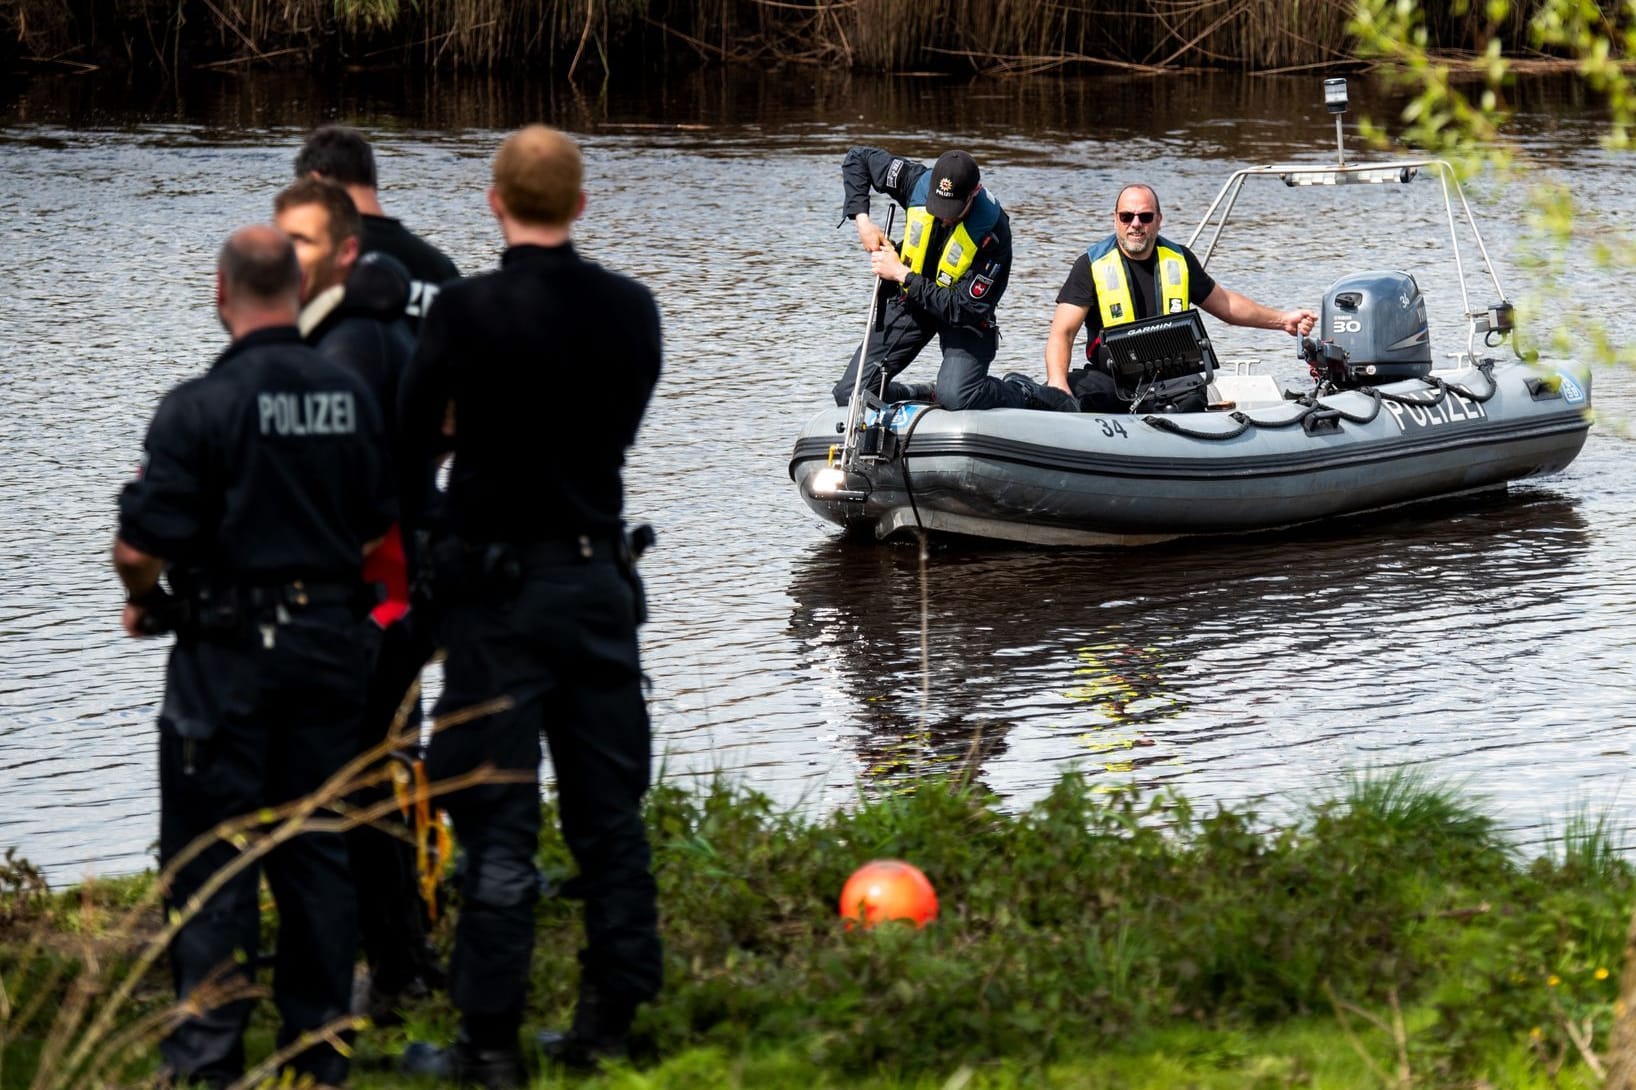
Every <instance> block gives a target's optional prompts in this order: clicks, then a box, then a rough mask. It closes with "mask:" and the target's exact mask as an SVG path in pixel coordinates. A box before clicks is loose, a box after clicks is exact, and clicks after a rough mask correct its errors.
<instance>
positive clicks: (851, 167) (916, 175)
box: [841, 146, 1012, 329]
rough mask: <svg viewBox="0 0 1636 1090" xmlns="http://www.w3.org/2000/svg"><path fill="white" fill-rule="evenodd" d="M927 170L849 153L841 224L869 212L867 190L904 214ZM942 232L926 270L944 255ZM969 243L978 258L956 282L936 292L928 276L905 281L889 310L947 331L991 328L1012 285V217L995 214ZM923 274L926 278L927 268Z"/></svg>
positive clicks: (870, 152) (876, 154)
mask: <svg viewBox="0 0 1636 1090" xmlns="http://www.w3.org/2000/svg"><path fill="white" fill-rule="evenodd" d="M930 171H931V168H930V167H927V166H925V165H924V164H922V163H917V162H915V161H914V160H912V159H904V158H902V157H901V156H897V155H893V154H892V153H891V152H889V151H884V150H882V149H881V148H871V147H862V146H860V147H855V148H852V149H851V150H849V151H848V152H847V153H846V158H845V159H843V160H842V161H841V185H842V187H843V198H842V203H841V216H842V222H843V223H844V222H846V221H847V220H850V219H852V218H853V217H854V216H856V215H857V214H858V213H859V212H868V211H869V192H870V190H875V191H876V192H879V193H884V194H886V195H887V196H889V197H891V198H892V199H893V200H894V201H896V202H897V203H898V205H899V206H901V207H902V208H904V209H908V208H910V207H911V206H912V204H913V194H914V191H915V184H916V183H917V182H919V181H920V179H921V178H922V177H923V176H924V175H926V174H928V173H930ZM990 195H991V196H992V193H991V194H990ZM998 203H999V202H998V201H996V202H995V204H996V205H997V204H998ZM968 220H969V217H968ZM947 230H948V229H947V228H943V227H941V226H939V227H937V228H934V231H933V235H932V241H931V243H930V244H929V246H928V247H927V249H928V251H929V256H928V257H927V259H926V260H927V264H928V265H934V264H935V263H936V261H937V256H938V255H939V254H941V253H942V252H943V245H944V242H945V241H946V240H947V234H946V231H947ZM974 241H976V243H977V245H978V247H979V250H978V254H977V258H976V260H974V261H973V262H972V266H971V269H970V271H969V272H967V273H966V275H965V276H964V277H962V278H961V279H960V282H959V283H957V284H954V285H952V286H950V287H941V286H939V285H938V283H937V280H936V278H935V277H934V276H931V275H926V276H914V277H910V278H909V283H908V286H907V288H906V289H905V290H904V291H902V292H897V291H894V292H893V293H892V295H891V296H890V297H889V298H890V300H891V302H892V303H893V305H898V306H903V307H905V308H906V309H908V310H911V311H913V312H915V313H918V314H922V315H925V316H927V317H929V318H931V319H933V320H934V321H936V322H938V323H939V324H941V325H944V326H948V327H959V328H966V329H991V328H993V326H994V324H995V318H994V311H995V308H996V307H998V306H999V304H1000V297H1001V296H1003V295H1004V294H1005V289H1006V285H1008V284H1009V283H1010V282H1011V256H1012V255H1011V218H1010V216H1008V215H1007V214H1006V212H1005V211H1004V209H1000V210H999V215H998V217H997V218H996V219H995V220H994V222H993V224H992V225H991V226H990V227H989V228H988V229H987V230H986V231H982V232H980V237H978V238H976V239H975V240H974ZM926 271H927V273H928V274H929V273H930V272H931V269H929V268H928V269H927V270H926Z"/></svg>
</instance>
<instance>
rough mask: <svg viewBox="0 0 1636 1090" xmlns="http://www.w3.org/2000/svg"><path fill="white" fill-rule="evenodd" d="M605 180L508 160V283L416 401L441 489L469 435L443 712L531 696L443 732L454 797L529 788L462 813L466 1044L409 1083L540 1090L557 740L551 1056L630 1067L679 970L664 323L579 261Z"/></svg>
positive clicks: (453, 331)
mask: <svg viewBox="0 0 1636 1090" xmlns="http://www.w3.org/2000/svg"><path fill="white" fill-rule="evenodd" d="M582 173H583V171H582V165H581V160H580V154H579V149H578V148H577V147H576V146H575V144H574V142H573V141H572V140H571V139H569V138H568V137H567V136H566V135H564V134H563V133H561V132H558V131H556V130H554V129H549V128H546V127H544V126H540V125H535V126H530V127H528V128H525V129H523V130H521V131H519V132H517V133H514V134H512V135H511V136H510V137H509V138H507V140H506V141H505V142H504V143H503V144H502V145H501V147H500V151H499V153H498V154H497V155H496V156H495V160H494V184H493V186H492V187H491V188H490V190H489V207H490V209H491V210H492V211H493V212H494V214H495V216H496V217H497V218H498V220H499V222H500V227H501V231H502V233H503V234H504V236H505V239H506V242H507V243H508V247H507V249H506V251H505V253H504V255H503V256H502V258H501V263H500V268H499V269H498V270H497V271H495V272H492V273H488V274H485V275H482V276H477V277H472V278H468V279H464V280H459V281H456V282H454V283H452V284H449V285H448V286H446V287H445V288H444V289H443V291H442V292H441V293H440V294H439V296H438V299H437V303H436V305H435V306H434V307H433V308H432V310H431V313H430V314H429V315H428V316H427V320H426V322H425V324H424V326H423V327H422V330H421V335H420V341H419V343H418V345H417V346H416V350H415V356H414V359H413V360H412V361H411V362H410V366H409V373H408V374H407V375H406V376H405V378H404V384H403V390H402V398H401V401H400V421H399V422H400V428H401V431H402V435H403V443H404V447H405V450H406V454H407V456H408V457H410V458H414V459H417V464H419V465H421V466H423V467H425V470H426V471H427V472H430V470H431V467H432V465H433V464H434V463H435V460H436V458H437V457H438V456H439V455H440V454H441V453H442V452H443V451H444V450H445V449H446V448H447V446H448V438H447V436H448V434H449V432H451V431H452V433H453V443H454V463H453V468H452V470H451V472H450V477H449V486H448V492H447V496H446V497H445V506H446V509H447V510H446V512H445V513H446V516H447V519H448V526H447V530H448V533H447V535H446V536H445V537H443V538H442V539H441V540H440V541H439V542H438V543H437V544H436V546H435V547H434V548H433V549H432V556H433V559H434V565H435V569H436V579H435V585H434V590H433V595H434V601H435V604H436V606H437V613H438V616H439V621H440V634H441V637H442V639H441V643H442V645H443V647H444V649H445V651H446V654H447V657H446V659H445V663H444V689H443V694H442V696H441V698H440V699H439V701H438V708H437V710H438V713H439V715H440V716H441V715H443V714H446V713H451V712H454V711H456V710H459V709H464V708H471V707H474V706H477V705H479V704H482V703H484V702H486V701H490V700H494V699H496V698H501V697H504V698H509V700H510V701H511V707H510V708H509V710H506V711H503V712H500V713H497V714H492V715H487V716H484V717H482V718H477V719H473V720H470V721H467V722H463V723H460V724H459V725H457V726H452V727H450V728H448V729H447V730H444V731H442V732H441V733H439V734H437V735H435V736H434V737H433V739H432V743H431V750H430V753H429V754H428V758H427V761H428V771H429V773H430V774H431V775H432V776H433V778H434V780H443V779H446V778H448V777H450V776H454V775H458V774H460V773H463V772H467V771H469V770H472V769H474V768H476V767H478V766H479V765H481V764H483V763H485V762H488V763H492V764H493V766H494V767H495V768H496V769H497V770H499V771H501V772H508V771H509V772H512V773H514V774H515V776H516V778H518V779H520V780H521V782H510V783H487V784H482V785H479V786H476V787H473V788H470V789H468V790H465V791H461V792H459V793H456V794H453V795H450V796H448V798H447V807H448V810H449V813H450V815H451V816H452V818H453V819H454V824H455V834H456V837H457V838H458V840H459V841H460V845H461V848H462V849H463V851H464V853H465V860H466V869H465V875H464V878H463V881H462V885H461V890H460V892H461V907H460V919H459V924H458V928H457V931H456V935H455V949H454V955H453V958H452V960H451V962H450V970H449V992H450V996H451V997H452V998H453V1000H454V1003H455V1006H456V1007H457V1008H459V1010H460V1013H461V1029H460V1036H459V1037H458V1039H457V1040H456V1041H455V1043H454V1045H453V1046H452V1047H451V1048H448V1049H442V1050H438V1049H431V1048H428V1047H426V1046H412V1047H411V1049H410V1050H408V1051H406V1052H405V1054H404V1057H403V1067H404V1069H405V1070H407V1071H414V1072H430V1073H437V1074H441V1075H443V1076H445V1077H448V1078H452V1079H455V1080H457V1081H466V1082H477V1083H480V1084H482V1085H483V1086H486V1087H491V1088H492V1087H510V1086H517V1085H520V1084H521V1082H522V1079H523V1073H522V1070H521V1055H520V1049H519V1048H518V1044H517V1034H518V1030H519V1026H520V1023H521V1019H522V1015H523V1003H524V998H525V996H526V993H527V987H528V971H529V954H530V951H531V950H532V947H533V942H534V902H535V899H536V897H537V896H538V892H539V882H538V876H537V874H536V871H535V867H534V856H535V852H536V850H537V848H538V836H539V823H540V795H539V785H538V783H537V782H536V773H537V770H538V768H539V763H540V757H541V751H540V735H541V732H542V731H543V732H544V734H545V739H546V742H547V744H548V745H549V748H550V754H551V764H552V768H553V770H554V772H555V777H556V789H557V799H558V806H559V812H560V816H561V821H562V831H563V836H564V839H565V840H566V841H567V844H568V847H569V849H570V851H571V852H572V853H573V856H574V859H575V861H576V863H577V864H578V867H579V873H578V875H577V876H576V877H575V878H574V879H573V880H572V884H573V887H574V889H575V890H576V892H577V894H578V895H580V896H582V897H583V898H584V900H585V913H584V923H585V933H586V934H585V939H586V941H585V946H584V948H583V950H582V951H581V952H580V990H579V1004H578V1006H577V1008H576V1010H575V1015H574V1023H573V1027H572V1028H571V1029H570V1030H569V1031H568V1032H567V1033H566V1034H563V1035H557V1036H553V1037H552V1038H551V1039H550V1040H549V1041H547V1042H544V1044H545V1048H546V1054H547V1055H548V1056H549V1057H551V1058H553V1059H556V1060H560V1061H563V1062H565V1063H568V1064H571V1065H575V1066H588V1065H591V1064H594V1063H596V1062H598V1061H599V1060H600V1059H602V1058H604V1057H610V1056H617V1055H620V1054H622V1053H623V1052H624V1051H625V1048H626V1035H627V1031H628V1030H629V1027H630V1024H631V1019H632V1016H633V1014H634V1011H635V1009H636V1006H637V1005H638V1004H639V1003H641V1002H643V1001H645V1000H647V999H650V998H652V997H653V996H654V995H655V994H656V993H657V991H658V988H659V983H660V975H661V957H660V947H659V935H658V911H657V891H656V887H655V883H654V879H653V875H652V868H651V859H650V853H649V848H648V842H647V836H646V831H645V829H644V827H643V823H642V814H641V800H642V796H643V794H644V793H645V792H646V790H647V788H648V786H649V781H650V774H651V773H650V763H651V745H652V741H651V732H650V728H649V723H648V716H647V709H646V706H645V704H644V701H643V694H642V670H641V663H640V660H639V657H638V649H637V639H636V626H637V623H638V613H639V610H640V608H641V606H640V586H639V584H638V583H637V582H636V579H635V574H634V571H633V570H632V568H631V566H630V563H629V557H628V555H627V551H626V548H625V538H624V533H623V530H622V523H621V510H622V507H623V486H622V483H621V480H620V470H621V467H622V466H623V463H624V455H625V450H626V448H628V447H629V446H630V445H631V443H632V442H633V441H634V440H635V438H636V432H637V428H638V426H639V424H640V422H641V419H642V414H643V411H644V410H645V408H646V406H647V403H648V399H649V397H650V395H651V394H652V392H653V387H654V384H655V382H656V381H657V379H658V376H659V366H660V357H661V347H660V332H659V312H658V308H657V307H656V305H655V304H654V300H653V296H652V295H651V294H650V293H649V292H648V290H647V289H646V288H644V287H643V286H642V285H640V284H638V283H636V282H635V281H633V280H630V279H628V278H626V277H623V276H620V275H618V274H616V273H612V272H609V271H607V270H606V269H603V268H602V267H600V266H598V265H595V264H592V263H591V262H589V261H586V260H585V259H583V258H582V257H580V256H579V254H578V253H577V252H576V251H575V249H574V247H573V244H572V242H571V241H570V230H571V226H572V223H573V221H574V220H575V219H576V218H578V216H579V214H580V212H581V211H582V210H583V208H584V203H585V198H584V195H583V193H582V191H581V188H580V186H581V177H582ZM588 372H589V373H594V374H595V375H596V376H597V388H598V396H597V399H596V407H595V409H594V411H589V412H575V411H565V410H564V409H563V408H562V400H561V399H562V391H563V390H564V389H565V388H567V387H570V386H572V385H574V384H576V383H577V382H579V381H580V380H581V378H582V377H583V376H584V375H585V374H586V373H588ZM547 423H548V424H549V427H547ZM406 498H407V494H406Z"/></svg>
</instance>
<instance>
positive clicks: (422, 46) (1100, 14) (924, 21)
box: [0, 0, 1544, 79]
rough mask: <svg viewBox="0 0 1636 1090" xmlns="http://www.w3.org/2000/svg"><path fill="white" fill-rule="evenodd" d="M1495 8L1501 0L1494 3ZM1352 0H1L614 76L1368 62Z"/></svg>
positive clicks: (32, 52) (204, 55)
mask: <svg viewBox="0 0 1636 1090" xmlns="http://www.w3.org/2000/svg"><path fill="white" fill-rule="evenodd" d="M1543 2H1544V0H1527V2H1522V3H1517V4H1513V5H1511V9H1510V10H1509V11H1508V12H1507V13H1506V14H1505V16H1504V17H1503V18H1502V19H1500V20H1498V21H1491V20H1490V18H1489V17H1488V14H1487V11H1486V9H1485V8H1484V7H1483V5H1478V4H1473V5H1470V7H1471V8H1472V9H1473V10H1471V11H1455V10H1453V9H1454V8H1455V7H1456V6H1455V5H1433V6H1432V9H1433V10H1429V11H1427V12H1426V13H1425V17H1424V18H1425V28H1426V31H1427V40H1428V44H1429V45H1430V46H1431V47H1432V48H1434V49H1441V50H1453V51H1462V50H1463V51H1466V52H1468V53H1472V54H1476V55H1481V54H1482V52H1483V50H1484V48H1485V46H1486V45H1487V43H1488V41H1489V40H1490V39H1493V38H1500V39H1503V40H1504V41H1505V42H1507V43H1509V45H1510V49H1508V52H1509V53H1512V54H1513V55H1515V54H1516V53H1517V52H1518V49H1517V47H1519V46H1526V44H1527V42H1528V33H1527V27H1528V23H1529V20H1530V19H1531V18H1532V16H1533V15H1534V14H1535V13H1536V12H1537V11H1538V9H1539V8H1540V6H1541V4H1542V3H1543ZM1490 7H1492V5H1490ZM1351 17H1352V5H1348V4H1327V3H1326V4H1312V3H1303V2H1302V0H1258V2H1257V3H1253V4H1252V3H1242V2H1237V0H1197V2H1189V3H1177V2H1175V0H1136V2H1134V3H1133V2H1131V0H1081V2H1080V3H1077V4H1072V5H1056V6H1052V7H1048V8H1041V7H1039V6H1038V5H1036V4H1033V3H1031V2H1029V0H990V2H986V3H966V2H956V3H943V4H930V3H928V4H903V3H894V2H891V0H857V2H853V3H847V4H828V3H819V2H814V3H810V4H809V3H793V4H792V3H779V4H768V3H760V2H757V0H711V2H710V3H702V4H685V5H670V4H665V3H660V2H659V0H584V2H582V0H546V2H543V3H535V2H532V0H425V2H422V3H401V2H400V0H284V2H282V3H278V4H267V3H262V2H259V0H171V2H163V3H162V2H160V0H138V2H134V3H133V2H130V0H123V2H115V0H67V2H62V0H0V62H9V63H10V64H14V65H15V64H23V65H29V66H48V67H53V66H55V67H64V68H69V69H92V68H103V67H107V68H115V69H124V70H135V71H142V70H147V69H152V68H155V67H157V68H160V69H163V70H164V71H166V72H177V71H183V70H187V69H194V68H212V67H222V68H241V67H253V68H259V69H265V68H269V67H271V68H279V67H284V68H301V67H312V66H322V67H325V68H328V69H333V70H343V69H356V68H383V69H384V68H393V67H401V66H405V65H408V66H416V67H422V68H428V69H452V70H473V71H484V70H494V69H505V68H510V69H515V68H530V69H535V70H544V71H546V72H548V73H549V74H551V75H565V76H567V77H569V78H570V79H572V78H573V77H575V76H578V75H585V76H591V77H594V78H602V77H605V76H609V75H621V74H630V73H652V72H658V71H673V70H683V69H686V68H689V67H694V66H700V65H724V64H725V65H733V64H740V65H757V66H765V65H769V64H776V65H790V66H796V67H821V68H829V69H835V68H842V69H855V70H863V71H872V72H877V73H879V72H896V73H910V72H926V73H953V74H969V73H973V72H978V73H986V74H994V75H1017V74H1030V73H1038V72H1044V71H1052V70H1059V69H1065V70H1080V71H1092V72H1095V71H1134V72H1157V71H1166V70H1173V69H1200V68H1204V69H1229V70H1241V71H1251V72H1260V73H1272V72H1287V71H1291V70H1302V71H1316V70H1319V69H1344V68H1348V67H1350V68H1356V67H1358V66H1359V61H1358V58H1357V54H1356V49H1355V43H1354V40H1353V38H1352V33H1351V30H1350V28H1349V24H1350V20H1351Z"/></svg>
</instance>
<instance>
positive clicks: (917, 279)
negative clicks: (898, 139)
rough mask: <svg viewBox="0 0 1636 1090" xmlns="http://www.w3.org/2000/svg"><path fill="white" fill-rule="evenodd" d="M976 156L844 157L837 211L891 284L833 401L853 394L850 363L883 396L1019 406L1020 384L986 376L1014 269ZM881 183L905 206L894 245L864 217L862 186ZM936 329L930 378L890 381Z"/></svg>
mask: <svg viewBox="0 0 1636 1090" xmlns="http://www.w3.org/2000/svg"><path fill="white" fill-rule="evenodd" d="M980 178H981V175H980V174H979V172H978V169H977V162H976V160H974V159H973V158H972V157H971V156H970V155H969V154H967V153H966V152H963V151H949V152H945V153H944V154H943V155H942V157H941V158H939V159H938V160H937V164H936V165H935V166H933V167H931V168H930V169H928V168H927V167H926V166H925V165H924V164H921V163H916V162H913V161H912V160H908V159H903V158H900V157H898V156H895V155H893V154H891V153H890V152H887V151H882V150H881V149H880V148H866V147H857V148H853V149H852V150H850V151H848V152H847V154H846V159H845V160H844V161H843V162H842V163H841V181H842V184H843V185H844V186H845V189H846V197H845V203H844V204H843V205H842V209H841V211H842V215H843V216H844V217H845V218H846V219H850V220H852V221H853V223H854V224H855V225H856V227H857V229H858V240H859V241H860V242H861V243H862V244H863V248H864V249H865V250H867V251H869V259H870V267H871V268H872V269H873V270H874V273H875V275H876V276H877V277H879V278H880V281H881V282H880V283H879V285H878V287H879V288H880V289H881V290H883V291H886V292H888V293H889V295H888V296H887V297H885V298H884V299H882V300H881V304H882V305H881V306H880V307H879V308H877V318H876V321H877V323H878V324H877V325H876V326H875V329H874V330H872V331H871V332H870V335H869V337H868V339H867V344H868V350H869V353H868V358H867V359H866V360H862V361H860V359H859V357H860V356H862V355H863V346H862V345H860V346H859V348H858V350H857V351H855V352H854V353H853V354H852V361H851V362H850V363H848V364H847V368H846V374H845V375H843V376H842V377H841V381H840V382H838V383H836V384H835V391H834V392H835V403H836V404H837V405H845V404H846V403H847V402H848V401H849V400H850V399H851V397H852V391H853V388H854V386H855V384H856V375H857V369H858V367H859V365H860V362H861V363H862V365H863V368H864V371H863V383H862V385H863V387H864V389H867V390H870V391H872V392H874V393H876V394H879V393H880V392H881V389H882V386H881V376H882V371H884V372H885V378H886V385H885V395H884V396H885V400H887V401H889V402H890V401H933V402H935V403H936V404H938V405H941V406H942V407H943V408H945V409H992V408H997V407H1002V406H1003V407H1009V408H1025V407H1029V405H1030V398H1029V394H1028V393H1027V391H1026V390H1025V388H1024V387H1021V386H1018V385H1015V384H1013V383H1009V382H1002V381H1000V380H999V379H997V378H992V377H990V376H989V373H988V368H989V364H991V363H992V362H993V361H994V355H995V353H996V352H997V351H998V349H999V344H1000V334H999V329H998V328H997V327H996V325H995V322H994V308H995V307H996V306H997V305H998V304H999V302H1000V296H1002V295H1004V294H1005V287H1006V281H1007V280H1008V279H1009V278H1010V276H1011V221H1010V220H1009V219H1008V218H1007V216H1006V214H1005V210H1004V209H1003V208H1001V207H1000V202H999V201H998V200H996V199H995V198H994V195H993V194H992V193H990V192H989V191H988V190H987V189H986V188H984V186H983V184H982V182H981V180H980ZM871 189H873V190H874V191H875V192H877V193H885V194H887V195H888V196H890V197H891V198H892V199H893V200H895V201H897V202H898V204H899V205H901V206H902V207H903V208H904V209H905V211H906V213H907V215H906V221H905V226H904V232H903V242H902V244H901V248H900V247H895V246H893V245H892V243H891V240H890V239H888V238H887V237H886V232H885V231H883V230H881V229H880V227H879V226H877V225H876V224H875V223H874V222H873V221H871V220H870V218H869V192H870V190H871ZM933 337H936V338H937V339H938V345H939V347H940V348H941V349H942V350H943V363H942V366H940V367H939V368H938V371H937V382H936V384H935V386H934V385H932V384H929V383H917V384H914V385H907V384H904V383H898V382H893V381H892V380H893V379H895V378H896V377H897V376H898V374H899V373H900V372H901V371H902V370H903V369H904V368H906V367H908V366H909V364H910V363H911V362H913V360H914V358H915V357H916V356H917V355H919V354H920V350H921V349H922V348H925V347H926V345H927V344H929V343H931V340H932V338H933Z"/></svg>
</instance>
